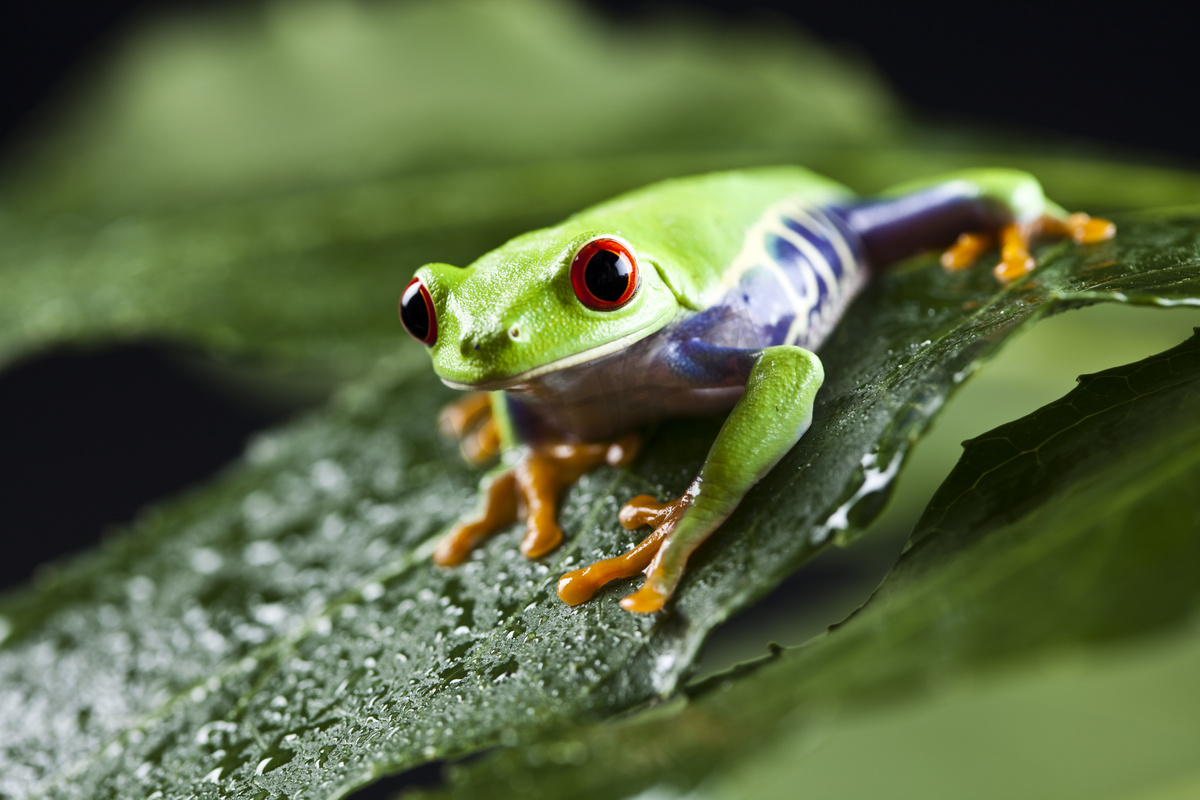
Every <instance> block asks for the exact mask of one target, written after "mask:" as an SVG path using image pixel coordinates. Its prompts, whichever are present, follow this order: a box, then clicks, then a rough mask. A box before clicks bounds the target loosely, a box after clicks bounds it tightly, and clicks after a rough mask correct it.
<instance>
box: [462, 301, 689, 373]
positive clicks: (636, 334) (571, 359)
mask: <svg viewBox="0 0 1200 800" xmlns="http://www.w3.org/2000/svg"><path fill="white" fill-rule="evenodd" d="M670 316H671V314H670V313H664V314H662V315H660V316H658V317H656V318H655V319H653V320H651V321H650V322H649V323H647V324H646V325H644V326H642V327H641V328H638V329H637V330H635V331H630V332H629V333H627V334H625V335H624V336H621V337H619V338H617V339H613V340H612V341H611V342H605V343H604V344H599V345H596V346H595V347H590V348H588V349H587V350H581V351H580V352H578V353H572V354H571V355H569V356H563V357H562V358H557V359H555V360H554V361H549V362H547V363H545V364H542V365H540V366H537V367H533V368H532V369H527V370H525V371H524V372H518V373H516V374H515V375H506V376H504V377H501V378H490V379H488V380H485V381H478V382H475V383H466V382H463V381H456V380H452V379H450V378H441V381H442V383H444V384H446V385H447V386H449V387H450V388H451V389H459V390H462V391H473V392H500V391H505V390H509V389H517V388H520V387H522V386H524V385H525V384H528V383H530V382H532V381H535V380H537V379H538V378H540V377H542V376H543V375H548V374H550V373H551V372H559V371H561V370H564V369H570V368H571V367H577V366H580V365H581V364H587V363H589V362H591V361H596V360H597V359H600V358H603V357H604V356H607V355H612V354H613V353H618V352H620V351H621V350H624V349H625V348H627V347H629V346H630V345H632V344H635V343H637V342H640V341H641V340H642V339H645V338H646V337H647V336H650V335H651V334H653V333H655V332H657V331H658V330H660V329H661V328H662V327H663V325H665V324H666V322H667V320H668V319H669V318H670ZM439 377H440V376H439Z"/></svg>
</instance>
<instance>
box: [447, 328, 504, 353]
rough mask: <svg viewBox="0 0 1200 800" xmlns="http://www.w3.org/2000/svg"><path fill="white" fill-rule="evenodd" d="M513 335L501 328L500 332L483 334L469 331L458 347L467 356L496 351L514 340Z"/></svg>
mask: <svg viewBox="0 0 1200 800" xmlns="http://www.w3.org/2000/svg"><path fill="white" fill-rule="evenodd" d="M512 340H513V337H512V335H511V333H510V331H508V330H507V329H506V330H501V331H498V332H491V331H489V332H487V333H482V334H474V333H468V334H464V335H463V337H462V339H461V340H460V341H459V345H458V349H459V351H460V352H461V353H462V354H463V356H465V357H466V358H471V357H472V356H474V355H476V354H478V353H482V352H496V351H497V350H501V349H503V348H504V347H506V346H507V345H508V344H509V343H510V342H512Z"/></svg>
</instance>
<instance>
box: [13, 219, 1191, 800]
mask: <svg viewBox="0 0 1200 800" xmlns="http://www.w3.org/2000/svg"><path fill="white" fill-rule="evenodd" d="M1118 224H1119V226H1120V235H1119V236H1118V238H1117V239H1116V240H1114V241H1112V242H1109V243H1106V244H1103V245H1099V246H1094V247H1088V248H1079V247H1076V246H1074V245H1070V244H1060V245H1054V246H1053V247H1051V248H1049V249H1047V250H1046V251H1045V252H1043V253H1042V258H1043V262H1044V265H1043V267H1042V269H1040V270H1039V271H1038V272H1036V273H1034V275H1032V276H1031V277H1029V278H1028V279H1026V280H1024V281H1022V282H1020V283H1017V284H1015V285H1013V286H1011V287H1009V288H1005V289H1001V288H999V287H998V286H997V285H996V283H995V281H994V280H993V279H992V278H991V276H990V274H989V273H988V272H987V271H986V270H979V271H975V272H968V273H958V274H951V273H946V272H944V271H942V270H941V269H940V268H938V267H936V266H935V265H933V264H931V263H930V262H929V261H928V260H922V261H918V262H913V263H912V264H910V265H909V266H908V267H907V268H905V269H902V270H897V271H894V272H891V273H888V274H886V275H884V276H881V278H880V279H879V280H878V281H877V282H876V283H875V284H874V285H873V286H872V287H871V288H870V289H869V290H868V291H867V292H866V293H865V294H864V295H863V296H862V297H861V298H860V300H859V301H858V302H856V304H855V306H854V308H853V309H852V311H851V313H850V314H849V316H848V317H847V318H846V320H845V321H844V323H843V324H842V326H841V327H840V328H839V329H838V331H837V332H836V333H835V335H834V337H833V338H832V340H831V341H830V342H829V344H828V346H827V347H826V348H824V349H823V351H822V357H823V359H824V361H825V363H826V364H827V365H828V366H827V370H828V373H829V375H830V378H829V381H828V383H827V385H826V388H825V389H824V390H823V392H822V394H821V396H820V398H819V402H818V407H817V409H816V412H815V418H814V424H813V427H812V429H811V431H810V433H809V434H808V435H807V436H806V437H805V438H804V439H803V440H802V441H801V443H800V445H799V446H798V447H797V448H796V449H795V450H794V451H793V452H792V453H791V454H790V455H789V456H788V457H787V458H786V459H785V460H784V461H783V462H782V463H781V464H780V466H779V468H777V469H776V470H775V471H774V472H773V473H772V474H771V475H770V476H768V478H767V479H766V480H764V481H763V483H762V484H760V486H759V487H757V488H756V489H755V490H754V491H753V492H752V493H751V495H750V496H749V497H748V498H747V500H746V502H744V503H743V505H742V507H741V508H740V509H739V511H738V512H737V513H736V514H735V515H734V516H733V517H732V518H731V519H730V520H729V521H728V522H727V523H726V525H725V526H723V528H722V530H721V531H720V532H719V533H718V534H717V535H716V536H715V537H714V539H713V540H712V541H711V542H710V543H709V544H708V545H706V546H705V548H703V549H702V550H701V551H699V552H698V553H697V555H696V558H695V560H694V563H693V565H692V567H691V569H690V571H689V574H688V577H687V580H686V581H685V583H684V585H683V587H682V589H681V591H680V592H679V594H678V596H677V598H676V599H675V600H674V601H673V605H672V608H671V610H670V612H669V613H666V614H662V615H654V616H650V617H644V616H637V615H630V614H627V613H625V612H624V611H622V610H620V608H619V607H618V606H617V604H616V602H615V599H616V598H617V597H618V596H619V595H620V593H621V592H623V591H627V589H628V587H627V585H616V586H612V587H609V588H608V589H606V590H605V591H603V592H602V593H601V594H600V595H599V596H598V597H597V598H596V599H595V600H594V601H592V602H589V603H587V604H585V605H584V606H582V607H580V608H579V609H570V608H568V607H566V606H565V605H563V604H562V603H561V602H560V601H559V600H558V599H557V598H556V597H555V594H554V584H555V581H556V580H557V578H558V576H559V575H560V574H562V573H563V572H564V571H566V570H567V569H569V568H570V567H571V566H572V565H577V564H578V563H580V562H581V561H583V560H585V559H591V558H593V557H595V556H596V555H598V554H607V553H613V552H619V551H620V550H621V549H622V548H623V547H625V546H626V544H627V543H628V542H629V541H630V539H631V535H630V534H629V533H628V532H626V531H624V530H623V529H622V528H621V527H620V525H619V524H618V523H617V520H616V512H617V509H618V506H619V503H620V502H622V501H624V500H626V499H628V498H629V497H630V496H632V495H634V494H638V493H641V492H645V491H649V492H652V493H655V494H658V495H660V496H666V495H670V494H673V493H678V492H679V491H681V490H682V489H683V488H684V487H685V486H686V484H687V482H688V481H689V480H690V478H691V476H692V475H693V474H694V472H695V470H696V469H697V467H698V466H699V463H700V461H701V460H702V459H703V456H704V453H705V451H706V449H707V447H708V443H709V442H710V441H711V439H712V437H713V435H714V434H715V431H716V426H717V422H716V421H713V422H709V423H692V422H686V423H685V422H679V423H672V424H669V425H664V426H662V427H661V428H660V429H659V430H658V431H657V432H656V434H655V435H654V436H653V438H652V439H651V440H650V441H649V443H648V446H647V448H646V455H645V456H644V457H643V458H641V459H640V460H639V461H638V463H637V464H636V465H635V466H634V469H632V470H630V471H629V472H617V471H613V470H607V469H606V470H599V471H597V472H595V473H593V474H592V475H590V476H587V477H586V478H585V479H584V480H583V481H581V482H580V484H579V485H578V486H577V487H576V488H575V489H573V490H571V491H570V492H568V494H567V496H566V498H565V502H564V505H563V509H562V512H561V515H560V516H561V522H562V524H563V527H564V529H565V530H566V531H568V532H569V534H570V536H569V541H568V542H567V543H566V544H564V546H562V547H561V548H559V550H557V551H556V552H555V553H554V554H552V555H551V556H549V557H548V558H546V559H544V560H543V561H542V562H530V561H527V560H525V559H524V558H522V557H521V556H519V554H518V552H517V547H516V544H517V539H518V535H519V532H518V531H517V530H515V529H513V530H510V531H508V532H506V533H503V534H501V535H498V536H497V537H495V538H494V539H493V540H492V541H490V542H489V543H488V544H487V545H485V546H484V547H482V548H481V549H480V550H479V551H478V553H477V554H476V556H475V557H474V558H473V559H472V560H471V561H470V562H469V563H468V564H467V565H465V566H464V567H462V568H459V569H455V570H439V569H436V568H434V567H433V566H432V565H431V564H430V563H429V561H428V560H427V552H428V546H429V543H430V541H431V538H430V537H431V535H432V534H434V533H435V532H436V531H437V530H438V529H439V528H440V527H441V526H443V525H445V524H447V523H449V522H450V521H452V520H453V519H454V518H455V517H456V516H457V514H458V513H460V511H461V510H462V509H463V508H465V507H466V506H467V504H468V503H469V502H470V498H471V496H472V495H473V488H472V486H471V479H470V478H469V477H468V475H467V473H466V471H465V470H464V469H463V468H462V467H460V466H459V465H458V463H457V458H456V456H455V455H454V454H453V453H452V452H448V451H447V450H446V449H445V448H444V446H443V447H442V449H439V446H438V445H437V444H436V443H435V441H434V440H433V438H432V437H433V433H432V431H431V428H432V426H431V425H430V424H429V420H430V419H432V418H433V415H434V413H435V409H436V407H437V405H438V404H439V403H440V402H442V401H443V400H445V399H447V395H448V394H449V393H448V392H446V391H444V390H442V389H440V388H439V387H438V386H437V384H436V382H435V381H434V380H433V379H432V377H430V376H424V377H421V378H419V379H413V380H406V377H407V376H408V369H407V367H406V366H405V363H404V361H403V359H397V360H394V361H385V362H381V363H380V365H379V367H378V369H377V371H376V374H375V375H374V376H373V377H372V378H371V379H369V380H366V381H363V382H359V383H356V384H352V385H351V386H349V387H348V388H347V389H346V390H344V391H343V392H342V393H341V394H340V395H339V396H338V398H337V399H336V401H335V402H334V403H333V404H332V405H331V407H330V408H329V409H327V410H325V411H323V412H319V413H317V414H315V415H313V416H311V417H310V418H309V419H307V420H305V421H303V422H301V423H297V424H295V425H292V426H289V427H286V428H284V429H282V430H280V431H278V432H276V433H273V434H270V435H268V436H265V437H263V438H261V439H260V440H259V441H258V442H257V443H256V444H255V445H254V446H253V447H252V448H251V450H250V452H249V454H248V463H246V464H245V465H243V466H241V467H239V468H237V469H235V470H233V471H232V472H230V474H228V475H227V476H226V477H225V478H224V479H222V480H220V481H218V482H217V483H216V484H215V485H214V486H212V487H210V488H208V489H206V490H201V491H199V492H197V493H195V494H194V495H192V496H191V497H189V498H186V499H184V500H182V501H180V502H178V503H176V504H174V505H171V506H167V507H164V508H162V509H159V510H158V511H156V512H154V513H152V514H150V515H148V516H147V517H146V518H145V519H144V520H142V521H141V522H140V523H139V524H138V525H137V526H136V528H135V529H134V530H133V531H132V532H131V533H130V534H129V535H126V536H123V537H121V538H119V539H118V540H116V541H115V542H113V543H111V544H110V545H109V546H108V547H107V548H106V549H105V550H104V551H103V552H101V553H99V554H97V555H95V556H92V557H90V558H85V559H82V560H80V561H79V562H78V563H77V564H75V565H74V566H71V567H68V568H64V569H63V570H61V571H60V572H58V573H56V574H53V575H51V576H48V577H46V578H45V579H44V580H43V581H42V582H41V584H40V585H39V586H38V587H37V588H36V590H35V591H33V592H30V593H26V594H24V595H19V596H17V597H14V598H11V599H10V600H9V601H8V602H7V603H6V604H4V606H3V607H2V608H0V613H3V615H4V618H5V619H6V620H7V627H8V629H9V636H8V640H7V641H6V642H5V644H4V647H3V650H0V670H2V674H3V675H4V676H5V680H4V685H5V686H7V687H11V688H10V689H9V690H8V691H7V693H6V698H5V703H6V704H7V707H8V708H9V709H11V711H12V714H13V715H14V716H15V717H19V718H22V719H26V720H29V722H28V723H27V724H25V725H23V726H21V727H19V728H17V727H12V728H9V729H7V730H6V732H5V733H4V736H5V740H4V741H3V752H5V753H6V754H7V755H6V759H8V763H7V764H6V765H5V769H3V770H0V774H2V775H3V776H4V778H3V780H4V781H5V782H6V783H5V784H4V785H3V791H5V792H7V793H8V794H10V795H14V796H18V797H19V796H26V795H39V796H40V795H45V794H50V795H52V796H62V797H103V796H148V795H151V794H152V793H153V792H155V791H163V792H165V793H167V794H172V793H182V794H187V793H197V794H199V796H206V795H213V796H215V795H216V794H219V793H222V792H224V793H226V794H231V795H233V796H264V797H267V796H273V795H275V794H280V793H284V794H289V795H290V794H293V793H295V792H296V791H298V790H299V789H300V787H303V788H304V791H305V792H306V793H308V794H309V795H310V796H316V797H324V796H328V797H336V796H338V795H339V793H341V792H343V791H345V790H347V789H348V788H350V787H353V786H356V785H360V784H362V783H365V782H367V781H369V780H371V778H372V777H373V776H375V775H377V774H380V773H382V772H389V771H396V770H399V769H403V768H404V767H406V766H410V765H414V764H417V763H421V762H423V761H425V760H428V759H430V758H434V757H438V756H445V755H454V754H458V753H465V752H470V751H473V750H476V749H478V748H480V747H484V746H487V745H491V744H496V743H500V742H506V741H510V742H511V741H519V740H520V739H521V738H522V737H525V736H528V735H530V733H531V732H533V731H537V730H545V729H546V728H547V727H555V726H560V725H565V724H569V723H572V722H574V721H577V720H580V719H593V718H599V717H604V716H608V715H610V714H613V713H615V712H618V711H622V710H625V709H629V708H632V707H633V706H635V705H637V704H639V703H641V702H644V701H646V700H648V699H651V698H653V697H656V696H659V695H662V694H668V693H670V692H671V691H673V690H674V689H675V688H676V687H677V686H678V685H679V684H680V681H681V680H682V679H683V678H684V677H685V676H686V675H687V674H688V672H689V669H690V667H691V665H692V663H693V662H694V660H695V658H696V654H697V651H698V649H699V647H700V645H701V643H702V642H703V640H704V637H705V636H706V635H707V633H708V632H709V631H711V630H712V629H713V628H714V627H715V626H716V625H718V624H720V622H721V621H723V620H724V619H726V618H727V617H728V616H729V615H730V614H731V613H733V612H734V611H736V610H738V609H740V608H743V607H745V606H746V605H748V604H749V603H751V602H752V601H753V600H755V599H756V598H758V597H759V596H761V595H762V594H763V593H764V592H766V591H767V590H768V589H769V588H770V587H771V586H773V585H775V584H776V583H777V582H778V581H780V580H781V579H782V578H783V577H785V576H786V575H787V574H789V573H790V572H791V571H792V570H794V569H795V568H797V567H798V566H799V565H800V564H801V563H803V562H804V561H805V560H807V559H808V558H810V557H811V556H812V555H814V554H815V553H816V552H818V551H819V550H821V549H822V548H824V547H826V546H828V545H829V544H830V543H831V542H833V541H835V540H837V541H846V540H849V539H850V538H852V537H853V536H854V535H856V534H857V533H858V532H859V531H861V529H862V527H863V526H864V525H865V524H866V523H867V521H869V519H870V518H871V517H873V516H874V515H875V513H876V512H877V511H878V509H879V507H880V505H881V504H882V501H883V499H884V497H885V495H886V492H887V488H888V480H889V479H890V477H891V476H892V475H894V474H895V471H896V469H897V468H898V466H899V464H900V461H901V459H902V457H903V455H904V453H905V451H906V450H907V448H908V446H909V445H910V443H911V442H912V441H913V440H914V439H915V437H916V436H917V435H918V434H919V432H920V431H921V430H922V429H923V427H924V426H925V425H926V424H927V422H928V420H929V418H930V416H931V415H932V414H933V413H934V412H935V411H936V410H937V408H938V407H939V406H940V405H941V404H942V402H943V400H944V398H945V397H946V395H947V394H948V393H950V392H951V391H952V390H953V389H954V387H955V386H956V385H957V384H958V383H959V382H960V381H961V380H962V378H963V376H965V375H966V374H968V373H969V372H970V371H971V370H972V369H974V367H975V365H976V364H977V363H978V362H979V361H980V360H981V359H983V358H985V357H986V356H987V355H989V354H990V353H991V352H992V351H994V350H995V349H996V348H997V347H998V346H999V345H1000V344H1001V343H1002V342H1003V340H1004V339H1005V338H1006V337H1007V336H1009V335H1010V334H1011V333H1012V332H1013V331H1015V330H1017V329H1019V328H1020V327H1021V326H1022V325H1024V324H1026V323H1028V322H1029V321H1031V320H1033V319H1035V318H1036V317H1038V316H1039V315H1042V314H1045V313H1049V312H1050V311H1053V310H1055V309H1057V308H1063V307H1069V306H1072V305H1076V304H1080V303H1086V302H1091V301H1094V300H1097V299H1105V298H1121V299H1124V300H1126V301H1131V302H1132V301H1139V302H1157V303H1170V302H1194V300H1192V299H1191V298H1194V297H1197V296H1200V292H1196V291H1195V289H1196V288H1197V287H1196V285H1195V284H1196V281H1197V280H1198V278H1197V274H1198V270H1197V265H1198V264H1200V258H1198V257H1197V248H1198V245H1200V216H1197V215H1186V214H1171V215H1166V216H1155V215H1147V216H1145V217H1143V218H1126V219H1120V220H1118ZM1114 290H1119V291H1120V294H1116V292H1115V291H1114ZM768 498H769V502H768ZM747 576H753V578H752V579H748V577H747ZM256 793H259V794H256Z"/></svg>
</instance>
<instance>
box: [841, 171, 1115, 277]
mask: <svg viewBox="0 0 1200 800" xmlns="http://www.w3.org/2000/svg"><path fill="white" fill-rule="evenodd" d="M833 210H834V212H835V213H837V214H838V215H839V216H841V217H842V219H843V220H844V221H845V222H846V224H847V225H848V226H849V227H850V228H851V229H852V230H853V231H854V232H855V233H856V234H858V236H859V238H860V240H861V241H862V243H863V245H864V247H865V248H866V251H867V254H868V257H869V259H870V261H871V262H872V263H874V264H877V265H883V264H888V263H891V262H894V261H898V260H900V259H902V258H906V257H908V256H910V255H914V254H916V253H918V252H921V251H923V250H928V249H931V248H942V247H945V246H946V245H950V249H949V250H947V251H946V252H945V254H944V255H943V256H942V263H943V264H944V265H945V266H946V267H947V268H949V269H962V268H964V267H967V266H970V265H971V264H973V263H975V261H976V260H978V258H979V257H980V256H981V255H982V254H983V253H984V252H985V251H987V250H988V249H990V248H991V247H992V246H993V245H994V244H996V242H997V240H998V241H999V244H1000V250H1001V258H1000V263H999V264H998V265H997V266H996V268H995V270H994V271H995V274H996V277H997V278H999V279H1000V280H1001V281H1004V282H1007V281H1011V280H1014V279H1016V278H1018V277H1020V276H1022V275H1025V274H1027V273H1028V272H1029V271H1030V270H1032V269H1033V267H1034V266H1035V263H1034V259H1033V258H1032V257H1031V256H1030V253H1029V242H1030V240H1031V239H1032V238H1033V237H1036V236H1039V235H1042V236H1049V237H1066V236H1070V237H1071V238H1072V239H1074V240H1075V241H1076V242H1077V243H1080V244H1090V243H1093V242H1099V241H1104V240H1105V239H1110V238H1112V236H1113V235H1114V234H1115V232H1116V228H1115V226H1114V225H1113V224H1112V223H1111V222H1109V221H1107V220H1103V219H1093V218H1091V217H1088V216H1087V215H1086V214H1068V213H1067V212H1066V211H1064V210H1063V209H1062V207H1060V206H1059V205H1057V204H1056V203H1054V202H1052V201H1050V200H1048V199H1047V198H1046V196H1045V194H1044V193H1043V191H1042V187H1041V184H1040V183H1038V180H1037V179H1036V178H1035V177H1033V176H1032V175H1030V174H1029V173H1027V172H1021V171H1019V170H1012V169H971V170H961V171H959V172H952V173H948V174H945V175H939V176H937V177H934V178H930V179H925V180H922V181H918V182H912V183H906V184H903V185H900V186H896V187H894V188H892V189H889V190H888V191H886V192H885V193H884V194H883V195H881V196H879V197H876V198H869V199H866V200H862V201H858V202H856V203H853V204H851V205H849V206H847V207H845V208H837V209H833ZM956 239H957V241H956ZM951 243H953V244H951Z"/></svg>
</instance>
